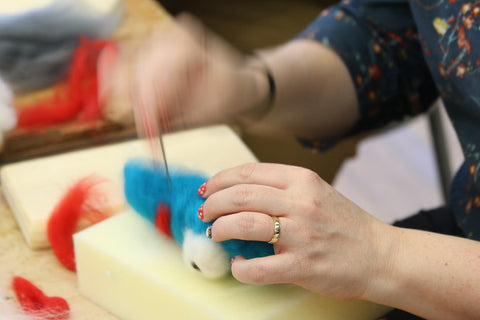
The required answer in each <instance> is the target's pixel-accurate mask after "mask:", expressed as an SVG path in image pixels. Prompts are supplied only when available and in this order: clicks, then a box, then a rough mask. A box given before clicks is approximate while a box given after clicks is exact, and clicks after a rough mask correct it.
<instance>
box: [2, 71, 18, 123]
mask: <svg viewBox="0 0 480 320" xmlns="http://www.w3.org/2000/svg"><path fill="white" fill-rule="evenodd" d="M16 125H17V113H16V112H15V109H14V107H13V93H12V90H10V88H9V87H8V85H7V84H6V83H5V81H3V80H2V79H1V78H0V132H5V131H9V130H12V129H13V128H15V126H16Z"/></svg>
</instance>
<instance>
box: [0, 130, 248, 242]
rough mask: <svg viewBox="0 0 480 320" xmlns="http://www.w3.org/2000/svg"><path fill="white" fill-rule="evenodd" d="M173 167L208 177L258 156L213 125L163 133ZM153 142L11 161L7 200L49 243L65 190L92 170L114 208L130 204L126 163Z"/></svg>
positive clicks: (4, 177) (4, 172)
mask: <svg viewBox="0 0 480 320" xmlns="http://www.w3.org/2000/svg"><path fill="white" fill-rule="evenodd" d="M164 145H165V152H166V157H167V160H168V163H169V164H170V165H181V166H185V167H187V168H191V169H193V170H198V171H200V172H203V173H204V174H206V175H212V174H213V173H215V172H217V171H219V170H221V169H225V168H228V167H233V166H236V165H240V164H243V163H247V162H255V161H257V159H256V158H255V156H254V155H253V154H252V152H251V151H250V150H249V149H248V148H247V147H246V146H245V144H244V143H243V142H242V141H241V140H240V139H239V137H238V136H237V135H236V134H235V133H234V132H233V130H232V129H230V128H229V127H227V126H211V127H205V128H199V129H193V130H188V131H183V132H177V133H172V134H167V135H165V136H164ZM149 154H150V153H149V150H148V144H147V143H146V142H145V141H143V140H133V141H128V142H123V143H118V144H113V145H108V146H103V147H96V148H91V149H86V150H81V151H74V152H69V153H64V154H60V155H55V156H50V157H45V158H41V159H35V160H28V161H24V162H19V163H14V164H10V165H6V166H4V167H3V168H1V170H0V179H1V182H2V190H3V193H4V195H5V198H6V200H7V202H8V204H9V206H10V208H11V210H12V212H13V214H14V216H15V218H16V220H17V222H18V224H19V226H20V229H21V230H22V233H23V235H24V237H25V239H26V241H27V243H28V244H29V246H30V247H31V248H33V249H40V248H45V247H48V246H49V242H48V238H47V234H46V226H47V222H48V218H49V216H50V213H51V212H52V210H53V208H54V207H55V205H56V204H57V203H58V201H59V200H60V198H61V197H62V195H63V194H64V193H65V192H66V190H67V189H68V188H69V187H70V186H72V185H73V184H74V182H76V181H77V180H79V179H81V178H83V177H86V176H88V175H91V174H95V175H97V176H100V177H103V178H105V179H106V180H107V183H105V184H103V190H104V192H105V195H106V197H107V198H108V204H109V207H110V208H113V209H115V208H117V210H118V208H120V211H121V210H123V209H124V208H125V205H126V200H125V198H124V195H123V166H124V164H125V162H126V161H127V160H128V159H130V158H134V157H148V156H149Z"/></svg>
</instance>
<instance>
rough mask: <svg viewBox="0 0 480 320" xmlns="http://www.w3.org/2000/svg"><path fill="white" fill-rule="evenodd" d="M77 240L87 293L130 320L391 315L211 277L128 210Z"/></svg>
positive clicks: (359, 304)
mask: <svg viewBox="0 0 480 320" xmlns="http://www.w3.org/2000/svg"><path fill="white" fill-rule="evenodd" d="M74 241H75V257H76V261H77V273H78V287H79V290H80V292H81V294H82V295H84V296H86V297H87V298H89V299H90V300H92V301H93V302H95V303H97V304H98V305H99V306H101V307H103V308H105V309H106V310H109V311H110V312H112V313H113V314H115V315H117V316H118V317H119V318H121V319H125V320H128V319H132V320H138V319H142V320H149V319H152V320H153V319H195V320H200V319H206V320H207V319H208V320H211V319H226V320H227V319H232V320H233V319H242V320H244V319H249V320H256V319H258V320H260V319H262V320H263V319H275V320H279V319H289V320H290V319H302V320H304V319H321V320H330V319H331V320H342V319H345V320H347V319H348V320H352V319H355V320H363V319H365V320H367V319H376V318H377V317H378V316H380V315H382V314H384V313H385V312H386V311H387V310H388V309H387V308H386V307H383V306H379V305H375V304H371V303H368V302H364V301H340V300H334V299H330V298H327V297H324V296H321V295H317V294H313V293H310V292H308V291H306V290H304V289H302V288H300V287H297V286H293V285H269V286H254V285H246V284H242V283H239V282H238V281H236V280H235V279H233V278H232V277H227V278H225V279H222V280H208V279H205V278H203V277H202V276H201V275H200V274H199V273H196V272H195V271H192V270H190V269H187V268H186V266H185V265H184V263H183V260H182V258H181V252H180V248H179V247H178V246H177V245H176V244H175V243H174V242H173V241H171V240H169V239H167V238H164V237H163V236H162V235H160V234H159V233H158V232H156V231H155V229H154V228H153V227H152V225H151V224H149V223H148V222H147V221H146V220H144V219H143V218H142V217H141V216H139V215H138V214H136V213H134V212H133V211H129V210H127V211H125V212H122V213H120V214H118V215H116V216H114V217H112V218H109V219H107V220H105V221H103V222H100V223H99V224H97V225H94V226H92V227H90V228H88V229H85V230H83V231H81V232H79V233H77V234H75V236H74Z"/></svg>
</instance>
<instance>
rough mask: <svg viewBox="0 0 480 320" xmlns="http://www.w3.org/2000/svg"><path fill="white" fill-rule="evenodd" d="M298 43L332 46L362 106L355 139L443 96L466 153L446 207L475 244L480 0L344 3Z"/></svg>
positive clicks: (479, 223) (479, 214)
mask: <svg viewBox="0 0 480 320" xmlns="http://www.w3.org/2000/svg"><path fill="white" fill-rule="evenodd" d="M299 37H300V38H311V39H315V40H317V41H321V42H322V43H324V44H326V45H328V46H330V47H331V48H332V49H334V50H335V51H336V52H337V53H338V54H339V55H340V57H341V58H342V59H343V61H344V62H345V64H346V65H347V67H348V69H349V71H350V74H351V77H352V79H353V81H354V83H355V86H356V90H357V95H358V100H359V102H360V107H361V109H360V113H361V120H360V121H359V122H358V124H357V125H356V127H355V128H354V130H353V132H352V133H356V132H360V131H365V130H369V129H373V128H377V127H380V126H383V125H385V124H386V123H389V122H391V121H393V120H401V119H402V118H404V117H405V116H409V115H414V114H417V113H420V112H422V111H424V110H426V109H427V108H429V106H430V105H431V104H432V102H433V101H434V100H435V99H436V98H437V97H438V96H440V97H441V98H442V100H443V102H444V104H445V107H446V109H447V112H448V114H449V116H450V118H451V120H452V123H453V126H454V128H455V130H456V132H457V134H458V137H459V140H460V143H461V145H462V148H463V152H464V154H465V163H464V164H463V165H462V167H461V169H460V170H459V172H458V173H457V175H456V177H455V179H454V181H453V183H452V186H451V200H450V201H451V203H450V204H451V206H452V208H453V210H454V213H455V217H456V220H457V222H458V224H459V226H460V228H461V229H462V231H463V232H464V235H465V236H466V237H468V238H471V239H476V240H480V192H479V191H480V174H479V168H480V0H472V1H460V0H410V1H408V0H383V1H382V0H350V1H348V0H347V1H343V2H341V3H339V4H337V5H335V6H332V7H330V8H328V9H327V10H325V11H323V12H322V13H321V14H320V15H319V16H318V18H317V19H316V20H315V21H314V22H313V23H312V24H311V25H310V26H308V27H307V28H306V29H305V30H304V31H303V32H302V33H301V34H300V35H299ZM308 144H309V145H310V146H311V147H314V148H319V149H320V148H323V147H325V145H326V144H328V142H327V143H326V142H325V141H309V142H308Z"/></svg>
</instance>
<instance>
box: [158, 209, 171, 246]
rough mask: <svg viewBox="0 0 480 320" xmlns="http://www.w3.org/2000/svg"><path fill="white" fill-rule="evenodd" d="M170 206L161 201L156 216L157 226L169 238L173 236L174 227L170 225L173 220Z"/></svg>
mask: <svg viewBox="0 0 480 320" xmlns="http://www.w3.org/2000/svg"><path fill="white" fill-rule="evenodd" d="M171 218H172V215H171V212H170V207H169V206H168V205H167V204H165V203H160V204H159V205H158V206H157V212H156V216H155V227H156V228H157V230H159V231H160V232H162V233H163V234H164V235H166V236H167V237H169V238H173V235H172V228H171V227H170V221H171V220H172V219H171Z"/></svg>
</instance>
